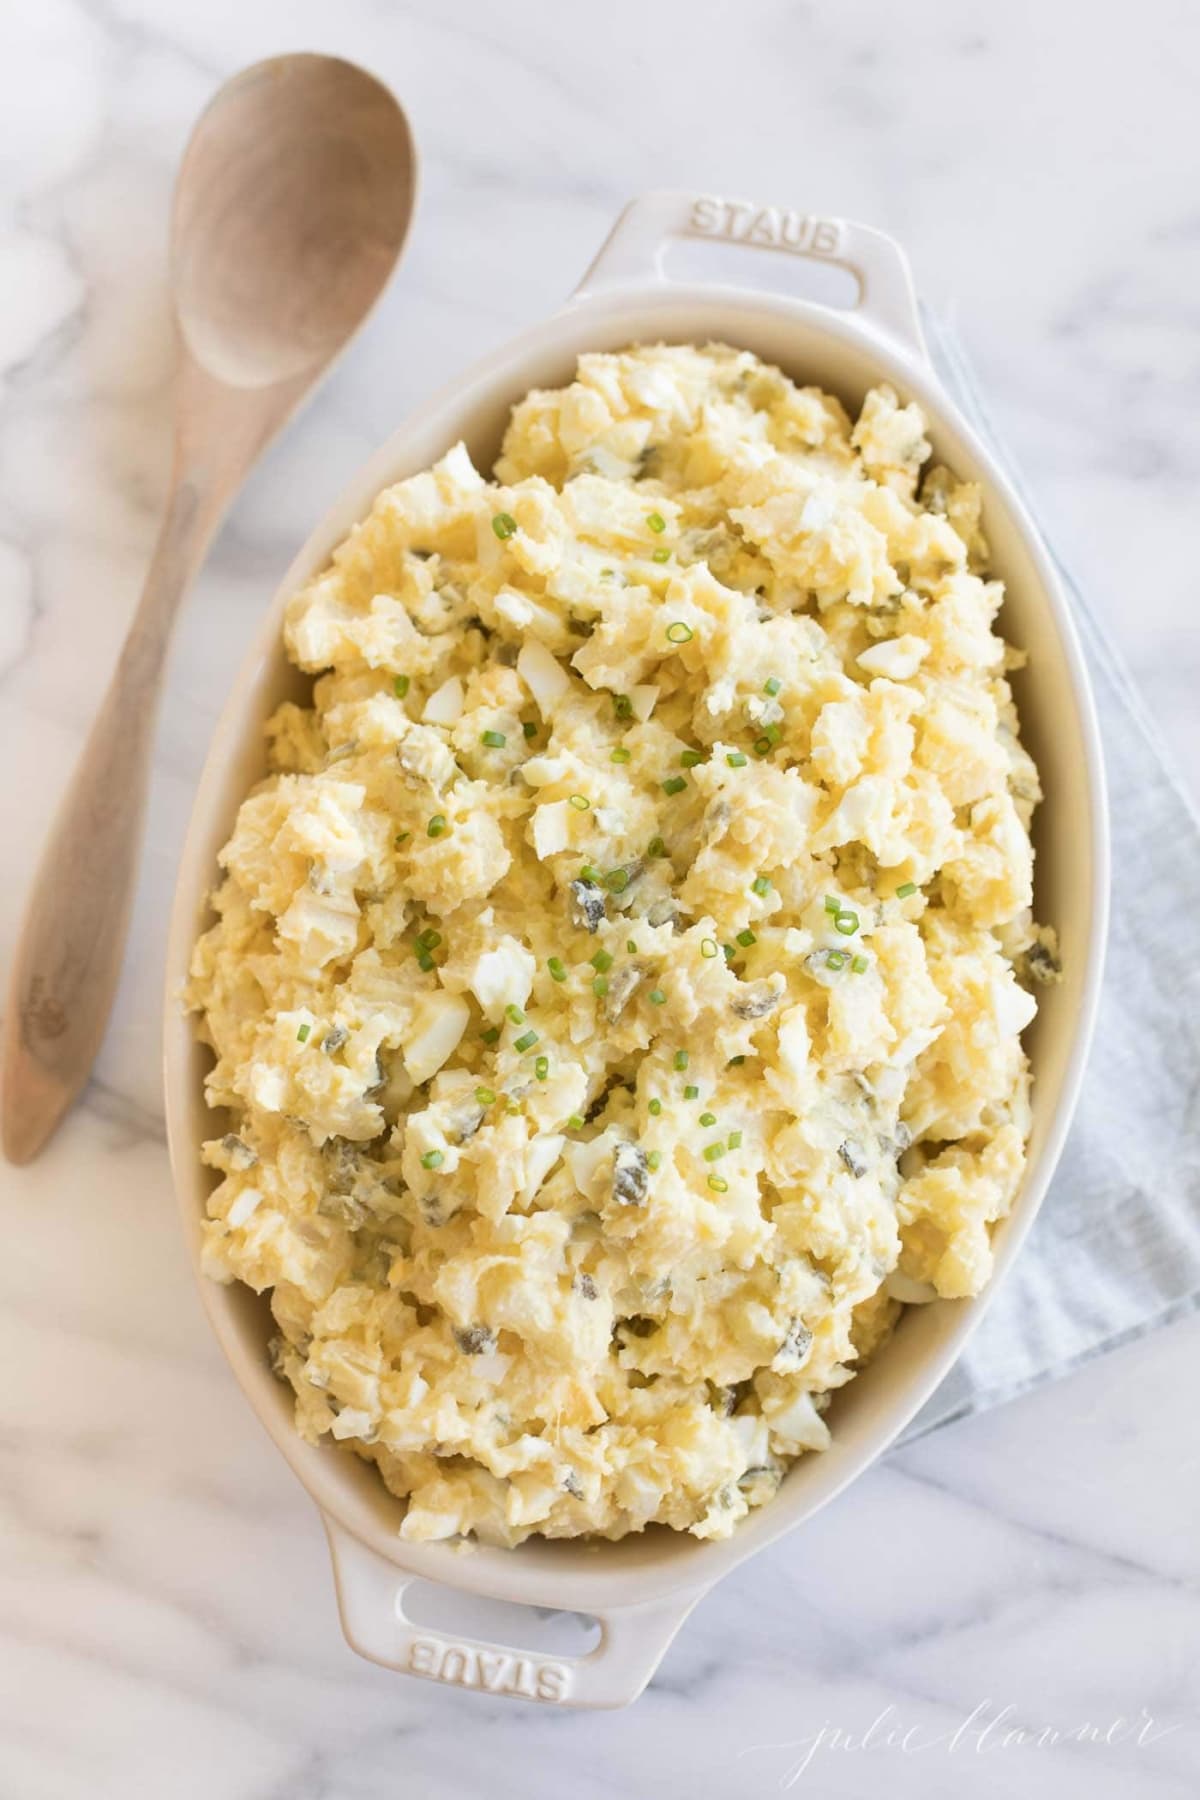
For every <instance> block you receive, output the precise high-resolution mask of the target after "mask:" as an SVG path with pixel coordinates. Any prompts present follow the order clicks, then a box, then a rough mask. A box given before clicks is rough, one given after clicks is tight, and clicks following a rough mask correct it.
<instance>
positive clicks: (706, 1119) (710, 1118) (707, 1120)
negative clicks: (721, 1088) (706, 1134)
mask: <svg viewBox="0 0 1200 1800" xmlns="http://www.w3.org/2000/svg"><path fill="white" fill-rule="evenodd" d="M716 1122H717V1115H716V1113H712V1112H702V1113H701V1114H700V1123H701V1124H702V1125H715V1124H716Z"/></svg>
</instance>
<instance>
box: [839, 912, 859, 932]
mask: <svg viewBox="0 0 1200 1800" xmlns="http://www.w3.org/2000/svg"><path fill="white" fill-rule="evenodd" d="M833 929H834V930H835V931H838V932H840V933H841V935H842V936H843V937H853V936H854V934H855V932H856V931H857V930H858V914H857V913H856V912H851V911H850V910H849V909H848V908H847V910H846V911H845V912H840V913H838V914H837V915H836V917H835V918H834V921H833Z"/></svg>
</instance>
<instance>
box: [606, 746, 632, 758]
mask: <svg viewBox="0 0 1200 1800" xmlns="http://www.w3.org/2000/svg"><path fill="white" fill-rule="evenodd" d="M608 760H609V762H615V763H627V762H632V761H633V751H632V750H627V749H626V748H625V746H624V744H618V745H617V747H616V749H615V750H614V751H613V752H612V755H611V756H610V757H609V759H608Z"/></svg>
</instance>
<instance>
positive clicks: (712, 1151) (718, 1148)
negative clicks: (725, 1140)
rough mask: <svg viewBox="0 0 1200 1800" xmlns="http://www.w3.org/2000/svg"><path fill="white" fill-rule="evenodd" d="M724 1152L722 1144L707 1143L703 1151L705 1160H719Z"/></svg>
mask: <svg viewBox="0 0 1200 1800" xmlns="http://www.w3.org/2000/svg"><path fill="white" fill-rule="evenodd" d="M724 1154H725V1146H724V1144H709V1145H708V1147H707V1148H706V1150H705V1151H704V1160H705V1162H720V1160H721V1158H722V1157H723V1156H724Z"/></svg>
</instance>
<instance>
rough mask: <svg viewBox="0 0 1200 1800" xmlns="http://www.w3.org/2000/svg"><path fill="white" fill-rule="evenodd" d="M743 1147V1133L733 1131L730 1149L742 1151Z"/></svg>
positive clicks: (730, 1135)
mask: <svg viewBox="0 0 1200 1800" xmlns="http://www.w3.org/2000/svg"><path fill="white" fill-rule="evenodd" d="M741 1147H742V1134H741V1132H740V1131H731V1132H730V1134H729V1148H730V1149H731V1150H740V1149H741Z"/></svg>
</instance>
